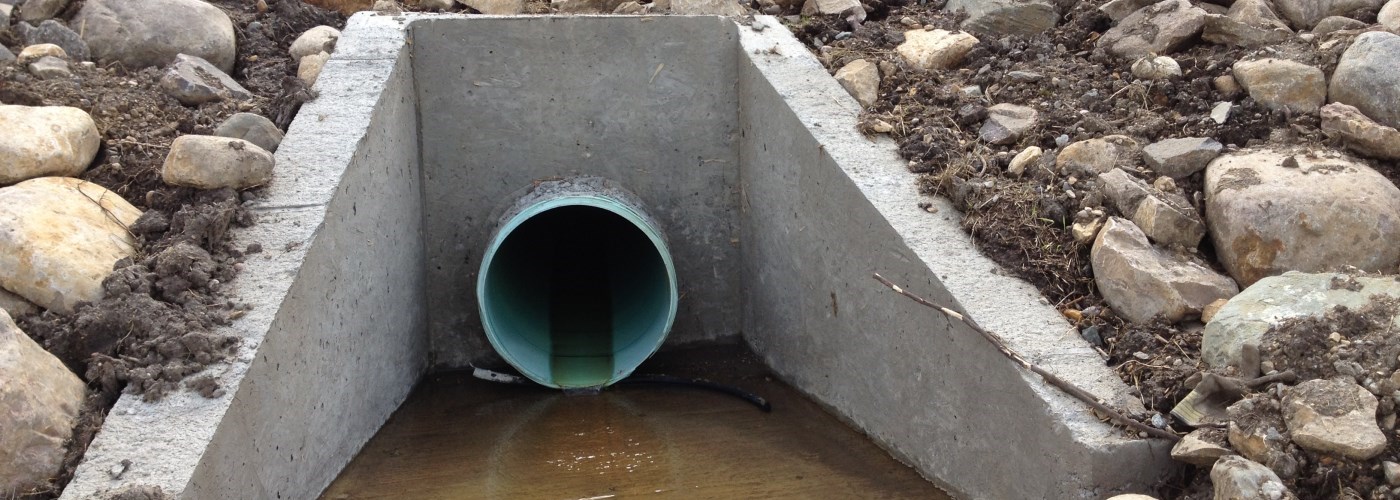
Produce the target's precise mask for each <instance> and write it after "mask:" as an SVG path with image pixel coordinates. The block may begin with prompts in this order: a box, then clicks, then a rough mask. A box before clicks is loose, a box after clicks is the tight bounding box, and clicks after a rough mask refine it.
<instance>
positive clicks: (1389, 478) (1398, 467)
mask: <svg viewBox="0 0 1400 500" xmlns="http://www.w3.org/2000/svg"><path fill="white" fill-rule="evenodd" d="M1381 470H1382V471H1383V472H1384V474H1385V483H1386V484H1389V485H1391V486H1400V464H1397V463H1395V462H1391V461H1388V460H1387V461H1385V462H1381Z"/></svg>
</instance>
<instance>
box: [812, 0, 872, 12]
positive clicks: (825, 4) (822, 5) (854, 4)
mask: <svg viewBox="0 0 1400 500" xmlns="http://www.w3.org/2000/svg"><path fill="white" fill-rule="evenodd" d="M852 9H859V10H862V11H863V10H864V9H862V8H861V6H860V1H859V0H807V1H805V2H803V3H802V15H804V16H815V15H821V14H827V15H840V14H845V13H846V12H847V11H850V10H852Z"/></svg>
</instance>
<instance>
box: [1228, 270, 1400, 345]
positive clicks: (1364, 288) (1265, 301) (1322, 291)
mask: <svg viewBox="0 0 1400 500" xmlns="http://www.w3.org/2000/svg"><path fill="white" fill-rule="evenodd" d="M1347 279H1354V280H1356V283H1358V284H1359V285H1360V286H1359V287H1355V286H1353V287H1350V288H1348V287H1337V286H1334V283H1335V282H1338V281H1339V280H1347ZM1372 295H1386V296H1390V297H1394V298H1397V299H1400V282H1397V281H1395V279H1393V278H1368V277H1350V276H1346V275H1342V274H1333V273H1321V274H1309V273H1299V272H1289V273H1284V274H1282V275H1279V276H1270V277H1268V278H1264V279H1262V280H1259V281H1258V282H1257V283H1255V284H1254V285H1252V286H1250V287H1249V288H1246V289H1244V291H1243V292H1240V294H1239V295H1236V296H1235V297H1234V298H1232V299H1230V301H1229V302H1227V303H1226V304H1225V306H1224V307H1221V308H1220V311H1219V312H1216V313H1215V316H1214V317H1212V318H1211V320H1210V323H1206V328H1205V331H1204V333H1203V334H1202V336H1201V361H1203V362H1205V363H1206V365H1208V366H1210V367H1211V368H1224V367H1226V366H1239V365H1240V363H1241V361H1242V359H1243V354H1242V353H1243V352H1244V349H1245V346H1253V348H1254V349H1259V348H1260V344H1261V343H1262V341H1263V339H1264V333H1265V332H1268V331H1269V328H1271V327H1273V326H1274V325H1276V324H1278V323H1279V322H1282V321H1284V320H1287V319H1292V318H1308V317H1321V316H1322V315H1323V314H1325V313H1326V312H1327V311H1330V310H1332V308H1333V307H1335V306H1346V307H1348V308H1351V309H1356V308H1360V307H1361V306H1364V305H1366V304H1367V303H1369V302H1370V301H1371V296H1372ZM1394 323H1395V327H1396V331H1400V317H1396V318H1395V319H1394Z"/></svg>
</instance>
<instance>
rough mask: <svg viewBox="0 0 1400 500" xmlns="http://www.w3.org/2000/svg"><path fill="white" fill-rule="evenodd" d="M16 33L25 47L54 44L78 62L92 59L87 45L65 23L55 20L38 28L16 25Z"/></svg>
mask: <svg viewBox="0 0 1400 500" xmlns="http://www.w3.org/2000/svg"><path fill="white" fill-rule="evenodd" d="M15 33H16V34H18V35H19V36H20V37H21V38H23V39H24V44H25V45H36V44H41V43H52V44H54V45H57V46H59V47H60V48H62V49H63V53H65V54H68V57H70V58H72V59H73V60H76V61H86V60H88V59H89V58H90V57H91V51H89V50H88V46H87V43H85V42H83V38H82V37H81V36H79V35H78V33H77V32H75V31H73V30H71V29H68V27H67V26H64V25H63V23H60V22H58V21H55V20H53V19H49V20H46V21H44V22H42V23H39V26H38V27H35V26H30V25H29V23H19V24H16V25H15Z"/></svg>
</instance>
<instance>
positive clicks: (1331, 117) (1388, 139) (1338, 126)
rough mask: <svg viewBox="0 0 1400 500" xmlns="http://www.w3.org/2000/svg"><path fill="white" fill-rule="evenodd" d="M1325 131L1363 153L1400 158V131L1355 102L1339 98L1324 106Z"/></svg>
mask: <svg viewBox="0 0 1400 500" xmlns="http://www.w3.org/2000/svg"><path fill="white" fill-rule="evenodd" d="M1322 131H1323V132H1325V133H1326V134H1327V135H1328V136H1331V137H1336V138H1340V139H1341V140H1342V143H1343V144H1345V145H1346V147H1347V148H1348V149H1351V150H1352V151H1355V152H1357V153H1360V154H1362V155H1365V156H1369V157H1372V158H1377V159H1381V160H1400V131H1397V130H1396V129H1395V128H1393V127H1387V126H1385V125H1381V124H1379V123H1376V121H1375V120H1372V119H1370V118H1369V117H1367V116H1366V115H1363V114H1361V110H1358V109H1356V108H1355V107H1354V106H1348V105H1346V104H1342V103H1339V102H1334V103H1332V104H1328V105H1326V106H1323V107H1322Z"/></svg>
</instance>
